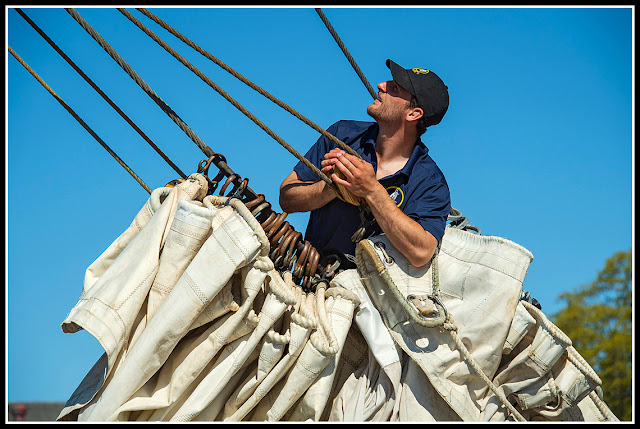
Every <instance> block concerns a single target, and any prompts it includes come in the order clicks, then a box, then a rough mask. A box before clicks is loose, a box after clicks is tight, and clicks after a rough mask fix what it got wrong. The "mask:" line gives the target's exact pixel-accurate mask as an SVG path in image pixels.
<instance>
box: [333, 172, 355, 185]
mask: <svg viewBox="0 0 640 429" xmlns="http://www.w3.org/2000/svg"><path fill="white" fill-rule="evenodd" d="M331 180H333V181H334V182H335V183H337V184H338V185H342V186H344V187H345V188H349V187H350V186H351V183H349V182H347V181H346V180H344V179H341V178H340V177H338V175H337V174H336V173H333V174H332V175H331Z"/></svg>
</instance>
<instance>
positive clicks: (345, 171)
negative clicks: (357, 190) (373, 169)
mask: <svg viewBox="0 0 640 429" xmlns="http://www.w3.org/2000/svg"><path fill="white" fill-rule="evenodd" d="M349 165H351V167H352V168H353V164H351V163H349ZM335 166H336V167H337V168H338V170H339V171H340V172H341V173H342V174H344V176H345V178H346V179H347V180H353V172H352V171H351V169H350V168H349V166H348V165H345V164H344V162H343V160H342V159H339V160H338V162H336V164H335Z"/></svg>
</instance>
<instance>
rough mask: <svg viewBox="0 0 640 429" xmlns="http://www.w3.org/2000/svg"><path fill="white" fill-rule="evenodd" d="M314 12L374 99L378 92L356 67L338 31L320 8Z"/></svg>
mask: <svg viewBox="0 0 640 429" xmlns="http://www.w3.org/2000/svg"><path fill="white" fill-rule="evenodd" d="M316 12H317V13H318V15H319V16H320V19H322V22H324V25H325V26H326V27H327V29H328V30H329V32H330V33H331V35H332V36H333V39H334V40H335V41H336V43H338V46H340V49H342V53H344V55H345V56H346V57H347V60H348V61H349V64H351V67H353V69H354V70H355V71H356V73H357V75H358V77H359V78H360V80H361V81H362V83H364V86H365V87H367V91H369V94H371V96H372V97H373V98H374V99H376V98H378V94H377V93H376V91H374V90H373V88H372V87H371V84H370V83H369V81H368V80H367V78H366V77H365V76H364V73H362V70H360V67H358V64H356V62H355V60H354V59H353V57H352V56H351V54H350V53H349V51H348V50H347V47H346V46H345V45H344V43H342V40H341V39H340V36H338V33H336V31H335V30H334V29H333V26H332V25H331V23H330V22H329V19H327V17H326V15H325V14H324V12H322V9H320V8H316Z"/></svg>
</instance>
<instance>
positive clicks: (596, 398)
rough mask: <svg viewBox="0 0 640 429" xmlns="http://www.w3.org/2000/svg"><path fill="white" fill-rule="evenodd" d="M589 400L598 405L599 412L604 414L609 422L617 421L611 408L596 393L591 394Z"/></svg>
mask: <svg viewBox="0 0 640 429" xmlns="http://www.w3.org/2000/svg"><path fill="white" fill-rule="evenodd" d="M589 398H591V400H592V401H593V403H594V404H596V407H597V408H598V411H600V412H601V413H602V415H603V416H604V417H605V418H606V419H607V420H609V421H616V420H618V418H617V417H616V416H615V415H614V414H613V413H612V412H611V410H609V407H607V405H606V404H605V402H604V401H603V400H602V399H600V397H599V396H598V394H597V393H596V392H595V391H593V390H592V391H591V392H589Z"/></svg>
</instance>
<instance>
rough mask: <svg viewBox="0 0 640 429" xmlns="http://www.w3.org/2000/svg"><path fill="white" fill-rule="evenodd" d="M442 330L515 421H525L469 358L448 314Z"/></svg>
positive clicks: (478, 366)
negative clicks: (449, 336)
mask: <svg viewBox="0 0 640 429" xmlns="http://www.w3.org/2000/svg"><path fill="white" fill-rule="evenodd" d="M443 328H444V329H445V330H447V331H448V332H449V333H450V334H451V337H452V338H453V341H455V343H456V346H457V347H458V349H459V350H460V352H461V353H462V355H463V356H464V358H465V360H466V361H467V363H468V364H469V365H470V366H471V368H472V369H473V370H474V371H475V373H476V374H478V376H480V378H481V379H482V381H484V382H485V383H486V384H487V386H488V387H489V389H491V391H492V392H493V393H494V394H495V395H496V396H497V397H498V399H499V400H500V402H502V403H503V404H504V406H505V407H507V409H508V410H509V411H510V412H511V414H513V416H514V417H515V418H516V420H519V421H521V422H524V421H527V420H526V419H525V418H524V417H523V416H522V414H520V413H519V412H518V410H516V408H515V407H514V406H513V405H512V404H511V403H510V402H509V401H508V400H507V398H506V396H504V393H502V392H501V391H499V390H498V388H497V387H496V386H495V384H493V382H492V381H491V379H489V377H487V375H486V374H485V373H484V371H483V370H482V368H481V367H480V365H478V362H477V361H476V360H475V359H474V358H473V356H471V353H469V350H468V349H467V347H466V346H465V345H464V343H463V342H462V340H461V339H460V337H459V336H458V327H457V326H456V325H455V323H454V322H453V319H452V318H451V315H450V314H448V315H447V320H446V322H445V323H444V325H443Z"/></svg>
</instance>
